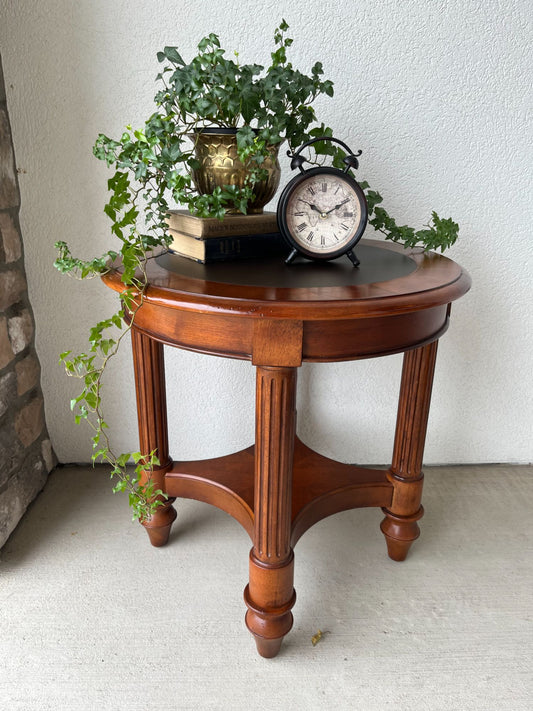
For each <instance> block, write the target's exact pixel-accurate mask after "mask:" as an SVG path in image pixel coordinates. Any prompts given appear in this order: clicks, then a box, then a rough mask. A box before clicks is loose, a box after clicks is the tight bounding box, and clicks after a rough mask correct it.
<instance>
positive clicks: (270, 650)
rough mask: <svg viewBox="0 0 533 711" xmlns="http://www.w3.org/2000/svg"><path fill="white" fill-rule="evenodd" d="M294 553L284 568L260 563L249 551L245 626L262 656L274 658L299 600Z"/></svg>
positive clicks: (245, 595)
mask: <svg viewBox="0 0 533 711" xmlns="http://www.w3.org/2000/svg"><path fill="white" fill-rule="evenodd" d="M293 579H294V556H293V555H292V551H291V554H290V558H289V560H288V561H287V563H286V564H285V565H283V566H281V567H270V566H266V565H263V564H261V562H260V561H258V560H257V559H256V558H255V557H254V554H253V550H252V552H251V553H250V584H249V585H247V586H246V588H245V590H244V601H245V603H246V607H247V608H248V611H247V612H246V618H245V621H246V626H247V627H248V629H249V630H250V632H251V633H252V635H253V636H254V639H255V643H256V646H257V651H258V652H259V654H260V655H261V656H262V657H269V658H270V657H275V656H276V654H277V653H278V652H279V650H280V648H281V643H282V642H283V638H284V637H285V635H286V634H287V633H288V632H289V631H290V630H291V628H292V624H293V617H292V612H291V609H292V608H293V606H294V603H295V602H296V592H295V590H294V588H293Z"/></svg>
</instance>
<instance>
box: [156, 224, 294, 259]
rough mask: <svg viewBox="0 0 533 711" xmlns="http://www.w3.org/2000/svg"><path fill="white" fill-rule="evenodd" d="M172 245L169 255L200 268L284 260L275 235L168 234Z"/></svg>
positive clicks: (283, 246)
mask: <svg viewBox="0 0 533 711" xmlns="http://www.w3.org/2000/svg"><path fill="white" fill-rule="evenodd" d="M169 234H170V235H171V237H172V242H171V244H170V246H169V251H170V252H173V253H174V254H179V255H180V256H181V257H187V258H188V259H194V260H195V261H197V262H200V263H201V264H208V263H209V262H223V261H230V260H236V259H253V258H262V257H276V256H278V255H279V256H280V257H281V256H285V255H286V254H287V253H288V251H289V250H288V247H287V244H286V242H285V240H284V239H283V237H282V236H281V234H280V233H279V232H266V233H261V234H246V235H236V236H235V235H231V236H226V237H224V236H219V237H217V236H211V237H208V238H205V237H193V236H192V235H188V234H184V233H183V232H177V231H176V230H169Z"/></svg>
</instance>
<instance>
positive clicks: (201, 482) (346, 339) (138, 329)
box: [104, 240, 470, 657]
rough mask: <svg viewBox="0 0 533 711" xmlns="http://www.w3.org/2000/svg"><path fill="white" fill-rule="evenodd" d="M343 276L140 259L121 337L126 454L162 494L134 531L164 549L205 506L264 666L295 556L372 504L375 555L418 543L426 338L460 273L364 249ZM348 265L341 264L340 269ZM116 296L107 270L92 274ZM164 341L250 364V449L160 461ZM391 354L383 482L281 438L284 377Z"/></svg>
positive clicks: (377, 473) (314, 267) (279, 632)
mask: <svg viewBox="0 0 533 711" xmlns="http://www.w3.org/2000/svg"><path fill="white" fill-rule="evenodd" d="M358 256H359V258H360V259H361V267H360V268H359V269H354V268H353V267H352V266H351V265H349V266H347V265H346V264H344V262H343V260H337V261H336V262H333V263H327V264H315V263H305V264H302V265H294V266H290V267H287V266H286V265H284V264H283V262H282V261H281V260H277V261H276V260H274V261H272V260H271V261H269V262H260V263H256V262H254V263H251V262H245V261H243V262H233V263H222V264H214V265H205V266H204V265H198V264H196V263H193V262H190V261H187V260H183V259H180V258H178V257H176V256H175V255H164V256H162V257H159V258H157V259H153V260H150V263H149V267H148V278H149V287H148V289H147V291H146V296H145V300H144V303H143V305H142V307H141V308H140V309H139V311H138V312H137V314H136V316H135V321H134V324H133V328H132V348H133V359H134V369H135V382H136V389H137V412H138V420H139V435H140V450H141V451H142V452H145V453H147V452H150V451H152V450H157V452H158V457H159V460H160V462H161V464H160V468H159V469H158V470H157V471H155V472H154V473H153V478H154V479H155V482H156V485H157V487H159V488H161V489H162V490H163V491H165V492H166V494H167V495H168V497H169V498H168V500H167V501H166V502H165V503H164V505H162V506H161V507H160V508H159V509H158V510H157V512H156V514H155V515H154V516H153V517H152V519H151V520H150V521H146V522H144V524H143V525H144V526H145V528H146V530H147V531H148V534H149V536H150V540H151V542H152V544H153V545H156V546H160V545H164V544H165V543H166V542H167V540H168V537H169V533H170V528H171V525H172V523H173V521H174V519H175V518H176V512H175V509H174V508H173V506H172V503H173V501H174V500H175V499H176V498H177V497H186V498H192V499H196V500H199V501H205V502H207V503H210V504H213V505H215V506H217V507H219V508H221V509H222V510H224V511H226V512H227V513H229V514H230V515H231V516H233V517H234V518H235V519H236V520H237V521H239V522H240V523H241V524H242V525H243V526H244V528H245V529H246V530H247V531H248V533H249V535H250V537H251V539H252V543H253V546H252V549H251V552H250V578H249V584H248V585H247V586H246V589H245V592H244V597H245V602H246V606H247V608H248V610H247V613H246V624H247V626H248V628H249V630H250V631H251V632H252V634H253V635H254V638H255V641H256V643H257V648H258V651H259V653H260V654H261V655H262V656H266V657H272V656H275V655H276V654H277V653H278V651H279V649H280V646H281V642H282V640H283V637H284V635H285V634H286V633H287V632H288V631H289V630H290V628H291V626H292V621H293V617H292V612H291V608H292V607H293V605H294V602H295V597H296V595H295V592H294V588H293V569H294V555H293V548H294V545H295V543H296V542H297V540H298V539H299V538H300V536H301V535H302V534H303V533H304V532H305V531H306V530H307V529H308V528H310V527H311V526H312V525H313V524H315V523H316V522H317V521H320V520H321V519H322V518H324V517H326V516H329V515H331V514H333V513H336V512H339V511H343V510H347V509H351V508H356V507H362V506H379V507H381V508H382V509H383V512H384V514H385V518H384V519H383V521H382V524H381V530H382V531H383V533H384V535H385V539H386V542H387V548H388V553H389V556H390V557H391V558H392V559H394V560H398V561H399V560H404V559H405V557H406V555H407V552H408V550H409V547H410V546H411V544H412V542H413V541H414V540H415V539H416V538H418V536H419V527H418V523H417V522H418V520H419V519H420V518H421V516H422V513H423V509H422V506H421V503H420V502H421V495H422V481H423V473H422V456H423V450H424V442H425V435H426V427H427V420H428V413H429V405H430V398H431V388H432V382H433V372H434V366H435V358H436V352H437V343H438V339H439V337H440V336H441V335H442V334H443V333H444V331H445V330H446V329H447V327H448V321H449V317H450V306H451V302H452V301H453V300H455V299H457V298H459V297H460V296H462V295H463V294H464V293H465V292H466V291H468V289H469V287H470V279H469V277H468V274H467V273H466V272H465V271H464V270H463V269H461V267H460V266H459V265H458V264H456V263H455V262H453V261H451V260H450V259H447V258H446V257H443V256H442V255H437V254H434V253H430V254H423V253H418V252H410V253H409V252H405V251H404V250H403V249H402V248H399V247H397V246H395V245H391V244H389V243H382V242H372V241H368V240H363V242H362V243H361V245H360V247H359V249H358ZM346 262H348V260H346ZM104 281H105V283H106V284H107V285H108V286H109V287H111V288H112V289H115V290H116V291H120V290H121V289H123V285H122V283H121V281H120V270H116V271H111V272H109V273H108V274H107V275H105V276H104ZM163 344H165V345H171V346H177V347H179V348H186V349H188V350H192V351H197V352H200V353H208V354H213V355H219V356H226V357H231V358H239V359H244V360H250V361H251V362H252V364H253V365H254V366H256V373H257V377H256V435H255V445H254V446H251V447H249V448H248V449H245V450H243V451H241V452H238V453H236V454H230V455H228V456H224V457H219V458H216V459H210V460H203V461H190V462H185V461H173V460H172V459H171V458H170V456H169V447H168V434H167V407H166V395H165V369H164V360H163ZM398 352H404V363H403V370H402V377H401V384H400V395H399V404H398V415H397V423H396V434H395V441H394V449H393V457H392V464H391V466H390V468H389V469H388V471H383V470H377V469H370V468H365V467H357V466H354V465H349V464H342V463H340V462H336V461H333V460H331V459H328V458H326V457H323V456H321V455H320V454H318V453H316V452H314V451H312V450H311V449H310V448H308V447H307V446H306V445H304V444H303V443H302V442H301V441H300V440H299V439H298V438H297V437H296V432H295V421H296V407H295V403H296V381H297V370H298V367H299V366H300V365H301V363H302V361H312V362H332V361H345V360H356V359H361V358H373V357H377V356H383V355H387V354H390V353H398Z"/></svg>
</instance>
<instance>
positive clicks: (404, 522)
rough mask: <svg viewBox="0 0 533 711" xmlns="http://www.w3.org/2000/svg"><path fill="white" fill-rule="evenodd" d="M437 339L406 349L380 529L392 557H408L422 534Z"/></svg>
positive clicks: (397, 558) (399, 558) (394, 558)
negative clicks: (425, 459) (388, 494)
mask: <svg viewBox="0 0 533 711" xmlns="http://www.w3.org/2000/svg"><path fill="white" fill-rule="evenodd" d="M437 344H438V341H434V342H433V343H430V344H428V345H427V346H422V347H420V348H416V349H414V350H411V351H406V353H405V355H404V361H403V370H402V382H401V386H400V400H399V404H398V417H397V421H396V435H395V439H394V451H393V457H392V465H391V468H390V470H389V472H388V478H389V481H390V482H391V483H392V484H393V486H394V493H393V497H392V503H391V505H390V506H389V507H388V508H384V509H383V512H384V513H385V518H384V519H383V521H382V523H381V530H382V531H383V533H384V535H385V539H386V541H387V548H388V553H389V556H390V558H392V559H393V560H397V561H401V560H405V558H406V556H407V553H408V551H409V548H410V547H411V544H412V543H413V541H415V540H416V539H417V538H418V536H419V535H420V529H419V527H418V523H417V521H418V520H419V519H420V518H422V515H423V513H424V510H423V508H422V506H421V505H420V502H421V499H422V485H423V479H424V475H423V473H422V457H423V454H424V444H425V441H426V430H427V423H428V416H429V406H430V401H431V389H432V386H433V373H434V369H435V360H436V357H437Z"/></svg>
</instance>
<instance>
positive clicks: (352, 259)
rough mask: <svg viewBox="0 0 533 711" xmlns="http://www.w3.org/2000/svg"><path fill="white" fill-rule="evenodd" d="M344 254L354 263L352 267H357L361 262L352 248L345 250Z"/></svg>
mask: <svg viewBox="0 0 533 711" xmlns="http://www.w3.org/2000/svg"><path fill="white" fill-rule="evenodd" d="M346 256H347V257H348V259H349V260H350V262H351V263H352V264H353V265H354V267H358V266H359V265H360V264H361V262H360V261H359V260H358V259H357V257H356V256H355V252H354V251H353V250H352V249H350V251H349V252H346Z"/></svg>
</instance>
